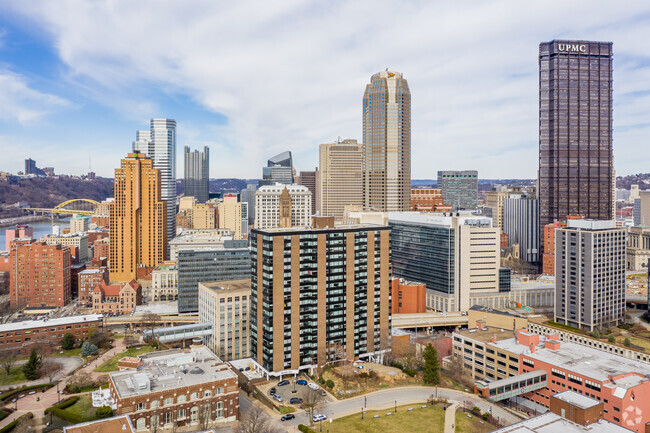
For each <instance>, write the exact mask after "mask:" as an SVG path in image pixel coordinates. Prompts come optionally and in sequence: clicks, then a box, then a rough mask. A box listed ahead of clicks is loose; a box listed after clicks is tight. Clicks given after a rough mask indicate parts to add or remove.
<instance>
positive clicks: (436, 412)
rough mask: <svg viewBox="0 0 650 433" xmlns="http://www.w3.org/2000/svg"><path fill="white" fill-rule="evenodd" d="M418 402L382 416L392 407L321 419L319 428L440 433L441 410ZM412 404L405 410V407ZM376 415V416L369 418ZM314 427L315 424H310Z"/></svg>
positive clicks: (336, 432)
mask: <svg viewBox="0 0 650 433" xmlns="http://www.w3.org/2000/svg"><path fill="white" fill-rule="evenodd" d="M421 406H422V404H414V405H408V406H398V407H397V412H396V413H393V415H391V416H386V413H387V412H393V409H387V410H378V411H367V412H366V413H365V415H364V416H363V419H361V412H359V413H358V414H354V415H350V416H346V417H344V418H339V419H336V420H334V421H333V422H332V423H331V424H330V422H329V420H327V422H323V431H329V432H330V433H357V432H358V433H380V432H382V433H383V432H390V433H412V432H418V433H440V432H442V431H444V427H445V412H444V411H443V410H442V409H441V408H439V407H437V406H429V405H427V407H426V408H424V409H423V408H422V407H421ZM409 408H413V411H411V412H409V411H408V409H409ZM374 415H379V418H373V416H374ZM312 428H313V429H314V430H316V431H318V424H316V425H315V426H314V427H312Z"/></svg>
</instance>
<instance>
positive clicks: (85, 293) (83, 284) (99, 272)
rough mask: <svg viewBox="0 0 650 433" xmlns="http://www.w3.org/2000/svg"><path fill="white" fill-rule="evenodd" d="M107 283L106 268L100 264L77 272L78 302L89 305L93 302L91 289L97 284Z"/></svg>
mask: <svg viewBox="0 0 650 433" xmlns="http://www.w3.org/2000/svg"><path fill="white" fill-rule="evenodd" d="M102 282H103V283H104V284H108V268H107V267H105V266H100V267H97V268H93V269H86V270H84V271H81V272H80V273H79V297H78V299H79V304H80V305H85V306H91V305H92V303H93V297H92V291H93V289H94V288H95V287H97V285H99V284H101V283H102Z"/></svg>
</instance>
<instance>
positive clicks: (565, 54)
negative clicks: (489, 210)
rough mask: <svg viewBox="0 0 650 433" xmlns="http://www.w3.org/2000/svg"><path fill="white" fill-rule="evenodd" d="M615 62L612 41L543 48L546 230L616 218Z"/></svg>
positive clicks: (543, 215) (541, 102)
mask: <svg viewBox="0 0 650 433" xmlns="http://www.w3.org/2000/svg"><path fill="white" fill-rule="evenodd" d="M612 58H613V53H612V43H611V42H589V41H558V40H554V41H551V42H544V43H541V44H540V45H539V192H538V197H539V210H540V227H544V226H546V225H547V224H552V223H554V222H555V221H565V220H566V218H567V216H568V215H580V216H582V217H584V218H589V219H596V220H611V219H613V218H614V214H613V206H614V204H613V200H612V198H613V194H614V188H613V176H614V161H613V153H612Z"/></svg>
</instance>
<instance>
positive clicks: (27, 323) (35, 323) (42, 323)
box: [0, 314, 104, 332]
mask: <svg viewBox="0 0 650 433" xmlns="http://www.w3.org/2000/svg"><path fill="white" fill-rule="evenodd" d="M102 317H104V316H102V315H101V314H88V315H85V316H71V317H61V318H58V319H45V320H24V321H22V322H14V323H4V324H2V325H0V332H7V331H21V330H23V329H32V328H47V327H50V326H61V325H75V324H77V323H83V322H93V321H97V320H102Z"/></svg>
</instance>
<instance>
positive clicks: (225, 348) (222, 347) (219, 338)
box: [199, 278, 251, 361]
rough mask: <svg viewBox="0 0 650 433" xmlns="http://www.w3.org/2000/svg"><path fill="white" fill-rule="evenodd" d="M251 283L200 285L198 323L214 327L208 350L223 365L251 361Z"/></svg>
mask: <svg viewBox="0 0 650 433" xmlns="http://www.w3.org/2000/svg"><path fill="white" fill-rule="evenodd" d="M250 297H251V280H250V278H247V279H244V280H229V281H215V282H204V283H199V323H211V324H212V335H210V337H209V338H208V342H207V346H208V347H209V348H210V350H212V351H213V352H214V353H215V354H216V355H217V356H218V357H219V358H221V359H223V360H224V361H232V360H234V359H244V358H249V357H250V339H249V335H250V305H251V304H250V302H251V299H250Z"/></svg>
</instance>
